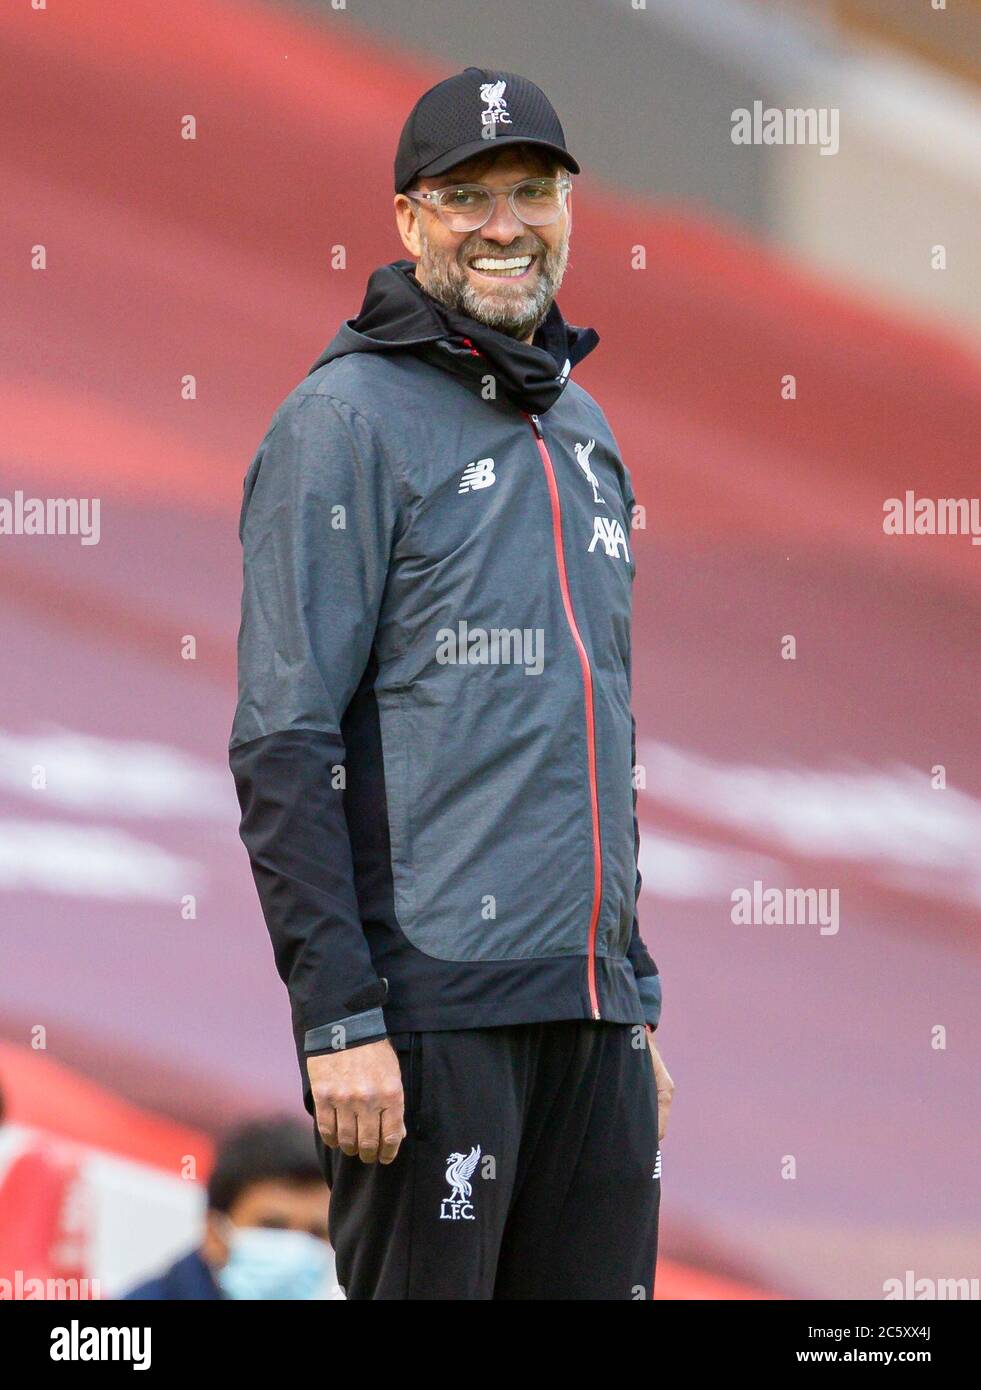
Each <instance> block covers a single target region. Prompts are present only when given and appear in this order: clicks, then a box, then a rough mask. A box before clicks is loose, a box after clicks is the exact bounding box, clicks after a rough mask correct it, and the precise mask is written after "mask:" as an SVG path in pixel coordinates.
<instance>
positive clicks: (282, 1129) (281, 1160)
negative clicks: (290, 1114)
mask: <svg viewBox="0 0 981 1390" xmlns="http://www.w3.org/2000/svg"><path fill="white" fill-rule="evenodd" d="M342 1296H343V1295H342V1294H341V1292H340V1289H339V1288H338V1286H337V1281H336V1278H335V1275H334V1260H333V1252H332V1251H331V1248H330V1246H329V1244H328V1235H327V1203H326V1202H325V1201H324V1184H323V1176H322V1174H321V1171H320V1165H319V1163H318V1162H317V1155H316V1152H315V1150H314V1146H313V1143H312V1142H311V1138H310V1133H309V1131H308V1129H307V1128H306V1126H305V1125H302V1124H298V1123H297V1122H296V1121H295V1120H290V1119H286V1120H278V1119H275V1120H263V1121H253V1122H251V1123H249V1124H246V1125H242V1126H241V1128H239V1129H237V1130H235V1131H234V1132H233V1133H232V1134H230V1135H229V1136H228V1138H227V1139H226V1140H225V1142H224V1143H223V1144H222V1145H221V1146H220V1148H219V1150H218V1153H217V1154H216V1156H215V1164H214V1167H213V1169H212V1170H211V1176H210V1178H209V1179H208V1212H207V1216H206V1218H205V1229H204V1235H203V1238H202V1241H201V1245H200V1247H199V1248H198V1249H197V1250H192V1251H191V1252H190V1253H189V1254H187V1255H184V1256H182V1258H181V1259H179V1260H177V1261H176V1262H175V1263H174V1264H172V1265H171V1266H170V1268H169V1269H167V1270H165V1271H164V1272H163V1273H162V1274H160V1275H158V1276H156V1277H155V1278H153V1279H148V1280H147V1281H146V1282H145V1283H143V1284H140V1285H139V1286H138V1287H137V1288H135V1289H133V1290H131V1292H130V1293H128V1294H126V1295H125V1297H126V1298H127V1299H167V1300H186V1299H218V1298H245V1299H313V1298H319V1299H324V1298H341V1297H342Z"/></svg>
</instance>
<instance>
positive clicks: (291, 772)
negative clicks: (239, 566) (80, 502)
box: [229, 393, 398, 1054]
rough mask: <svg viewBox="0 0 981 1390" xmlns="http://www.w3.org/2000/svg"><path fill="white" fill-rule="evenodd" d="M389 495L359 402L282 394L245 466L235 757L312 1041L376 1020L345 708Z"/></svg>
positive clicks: (291, 982)
mask: <svg viewBox="0 0 981 1390" xmlns="http://www.w3.org/2000/svg"><path fill="white" fill-rule="evenodd" d="M397 510H398V507H397V492H396V485H395V481H394V478H393V476H392V474H391V473H390V471H389V467H388V462H387V460H385V459H384V457H383V456H382V453H381V450H380V448H379V445H378V442H377V440H376V438H375V437H374V432H373V430H372V428H371V426H370V425H369V424H368V422H367V421H366V420H365V419H364V417H363V416H361V415H360V414H359V413H358V412H357V411H355V410H354V409H353V408H352V407H350V406H349V405H347V404H346V403H344V402H341V401H337V400H334V399H333V398H332V397H328V396H324V395H318V394H312V393H308V394H298V393H294V395H292V396H290V397H288V398H287V400H286V401H285V402H284V404H283V405H282V406H281V407H280V409H279V411H278V412H277V414H276V416H275V417H274V418H273V422H272V425H271V426H270V429H269V432H268V433H267V435H266V437H265V439H264V440H263V442H262V444H261V445H260V448H259V451H258V453H257V455H256V457H255V459H254V461H253V463H252V466H251V468H250V470H249V473H248V475H247V477H246V480H245V495H244V499H243V504H242V516H241V525H240V537H241V541H242V548H243V592H242V622H241V628H240V631H239V645H238V685H239V693H238V706H237V709H236V713H235V720H234V724H233V727H232V736H231V742H230V745H229V762H230V765H231V769H232V773H233V775H234V778H235V785H236V790H237V793H238V799H239V805H240V807H241V812H242V819H241V826H240V834H241V837H242V840H243V841H244V843H245V846H246V848H247V849H248V852H249V858H250V861H251V865H252V873H253V877H254V878H255V884H256V889H257V890H258V894H259V900H260V903H261V906H262V911H263V916H264V917H265V921H266V926H267V927H268V929H269V935H270V937H271V938H272V945H273V952H274V955H275V959H276V966H277V968H278V970H279V973H280V976H281V977H282V979H283V981H284V983H285V984H286V986H287V989H288V991H289V996H290V1003H291V1007H292V1011H293V1024H294V1032H295V1033H296V1037H297V1045H298V1047H301V1048H302V1050H303V1051H304V1052H305V1053H307V1054H313V1053H316V1052H324V1051H328V1050H334V1049H337V1048H341V1047H347V1046H350V1045H353V1044H358V1043H364V1042H369V1041H373V1040H374V1039H375V1038H379V1037H383V1036H384V1035H385V1020H384V1014H383V1011H382V1007H381V1005H382V1004H383V1003H384V1000H385V997H386V990H387V986H386V982H385V981H384V980H382V979H379V977H378V975H377V973H376V972H375V970H374V968H373V966H372V961H371V955H370V952H369V949H368V943H367V940H366V938H365V935H364V932H363V930H362V926H361V919H360V914H359V911H358V901H357V896H356V892H355V884H354V871H353V863H352V855H351V845H350V839H349V835H348V827H347V821H346V817H345V811H344V785H345V781H346V774H345V768H344V762H345V753H346V750H345V747H344V742H343V739H342V735H341V720H342V718H343V716H344V712H345V710H346V708H347V706H348V703H349V702H350V700H351V697H352V695H353V693H354V691H355V690H356V688H357V686H358V682H359V680H360V678H361V676H362V673H363V672H364V669H365V666H366V665H367V663H368V660H369V657H370V654H371V649H372V645H373V642H374V636H375V628H376V624H377V620H378V613H379V609H380V605H381V598H382V593H383V591H384V586H385V580H386V576H387V572H388V563H389V556H390V552H391V546H392V541H393V537H394V533H395V528H396V521H397Z"/></svg>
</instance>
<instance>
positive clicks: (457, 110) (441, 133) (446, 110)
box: [395, 68, 579, 193]
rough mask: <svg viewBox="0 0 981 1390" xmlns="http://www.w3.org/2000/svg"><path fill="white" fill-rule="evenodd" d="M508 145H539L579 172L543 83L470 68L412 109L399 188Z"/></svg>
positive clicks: (401, 150)
mask: <svg viewBox="0 0 981 1390" xmlns="http://www.w3.org/2000/svg"><path fill="white" fill-rule="evenodd" d="M502 145H538V146H539V147H540V148H541V149H545V150H551V152H552V154H554V155H555V157H556V159H558V160H559V161H560V163H562V164H564V165H565V167H566V168H567V169H568V170H569V171H570V172H571V173H573V174H578V173H579V165H578V164H577V163H576V161H575V160H574V159H573V157H572V155H571V154H570V153H569V151H568V150H567V149H566V147H565V133H564V132H563V130H562V123H561V121H560V120H559V118H558V116H557V115H556V113H555V108H554V106H553V105H552V103H551V102H550V101H549V99H548V97H547V96H546V95H545V93H544V92H543V91H542V89H541V87H536V86H535V83H534V82H530V81H529V80H528V78H527V77H519V76H518V75H517V74H516V73H513V72H496V71H494V70H493V69H490V68H466V69H465V70H464V71H463V72H460V73H457V74H456V75H455V76H454V77H447V78H446V79H445V80H444V81H442V82H437V84H436V86H435V87H430V89H429V91H428V92H424V93H423V94H422V96H421V97H420V98H419V100H418V101H417V102H416V104H415V106H413V108H412V110H411V111H410V112H409V117H408V120H407V121H406V123H405V125H404V126H403V127H402V136H401V139H400V140H399V147H398V151H397V153H396V155H395V192H396V193H404V192H405V190H406V189H407V188H410V187H411V186H412V183H413V181H414V180H415V179H416V178H418V177H419V176H420V175H422V176H423V177H426V176H428V175H430V174H442V173H445V172H446V170H447V169H452V168H453V166H454V164H462V162H463V161H464V160H465V159H472V158H473V157H474V155H477V154H483V153H484V152H485V151H486V150H488V149H492V148H498V147H500V146H502Z"/></svg>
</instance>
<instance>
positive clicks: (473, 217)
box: [405, 176, 572, 232]
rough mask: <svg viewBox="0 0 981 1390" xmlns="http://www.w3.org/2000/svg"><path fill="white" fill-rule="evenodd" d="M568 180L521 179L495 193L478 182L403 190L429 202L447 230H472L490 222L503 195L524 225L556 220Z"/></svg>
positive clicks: (564, 196)
mask: <svg viewBox="0 0 981 1390" xmlns="http://www.w3.org/2000/svg"><path fill="white" fill-rule="evenodd" d="M571 187H572V180H571V179H570V178H568V177H566V176H563V177H562V178H558V179H523V180H522V181H521V183H516V184H514V185H513V187H511V188H502V189H501V191H500V192H499V193H495V192H494V191H493V190H492V189H490V188H485V187H484V185H483V184H481V183H461V184H457V185H455V186H454V187H452V188H437V189H436V190H435V191H434V192H432V193H406V195H405V196H406V197H407V198H414V199H415V200H416V201H417V202H425V203H429V204H431V205H432V207H433V208H435V210H436V215H437V217H438V218H439V220H440V221H441V222H442V223H443V225H444V226H446V227H449V229H450V231H451V232H476V231H477V230H478V229H479V228H480V227H483V226H484V225H485V224H486V223H487V222H489V221H490V219H491V216H492V215H493V212H494V208H495V207H496V205H497V199H498V198H507V200H508V205H509V206H510V208H511V211H512V212H513V213H514V215H515V217H516V218H517V219H518V221H519V222H524V223H525V225H526V226H528V227H547V226H548V224H549V223H550V222H556V221H558V219H559V217H560V216H561V215H562V209H563V208H564V207H565V201H566V198H568V196H569V190H570V189H571Z"/></svg>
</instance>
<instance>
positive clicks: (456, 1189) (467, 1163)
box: [439, 1144, 480, 1221]
mask: <svg viewBox="0 0 981 1390" xmlns="http://www.w3.org/2000/svg"><path fill="white" fill-rule="evenodd" d="M479 1162H480V1145H479V1144H478V1145H477V1146H476V1148H473V1149H471V1150H470V1152H469V1153H468V1154H460V1153H452V1154H450V1156H449V1158H448V1159H447V1160H446V1181H447V1182H448V1183H449V1185H450V1188H451V1189H452V1190H451V1192H450V1195H449V1196H448V1197H444V1198H443V1200H442V1202H441V1203H440V1211H439V1219H440V1220H441V1221H473V1220H474V1219H475V1218H474V1214H473V1203H472V1202H471V1200H470V1198H471V1197H472V1196H473V1185H472V1184H471V1182H470V1179H471V1178H472V1177H473V1174H474V1170H475V1169H476V1167H477V1164H478V1163H479Z"/></svg>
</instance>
